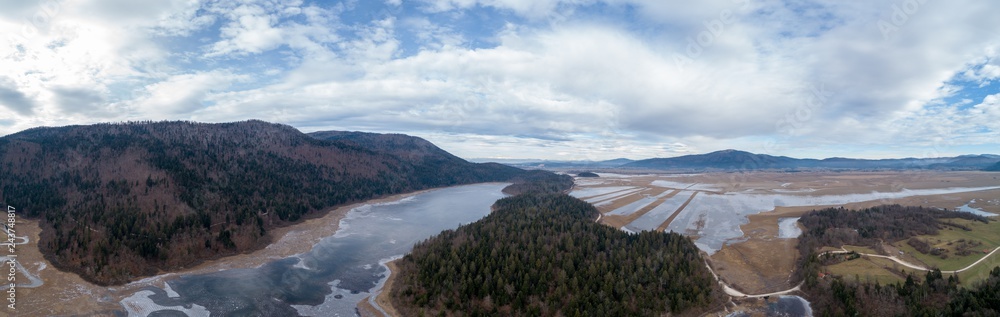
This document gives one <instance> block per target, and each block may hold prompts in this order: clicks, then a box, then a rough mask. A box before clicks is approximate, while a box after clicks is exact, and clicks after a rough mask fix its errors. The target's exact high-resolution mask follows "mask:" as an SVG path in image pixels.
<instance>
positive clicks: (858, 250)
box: [844, 245, 878, 254]
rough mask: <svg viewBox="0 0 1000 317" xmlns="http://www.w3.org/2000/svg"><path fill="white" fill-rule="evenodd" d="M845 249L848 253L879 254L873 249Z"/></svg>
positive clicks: (845, 247)
mask: <svg viewBox="0 0 1000 317" xmlns="http://www.w3.org/2000/svg"><path fill="white" fill-rule="evenodd" d="M844 249H845V250H847V251H854V252H857V253H868V254H878V252H875V250H874V249H872V248H869V247H862V246H856V245H845V246H844Z"/></svg>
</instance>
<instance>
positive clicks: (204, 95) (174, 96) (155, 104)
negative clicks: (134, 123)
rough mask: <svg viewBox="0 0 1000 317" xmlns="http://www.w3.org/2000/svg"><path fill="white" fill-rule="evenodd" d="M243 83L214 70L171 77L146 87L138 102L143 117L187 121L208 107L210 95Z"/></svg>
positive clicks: (136, 107) (138, 110) (137, 107)
mask: <svg viewBox="0 0 1000 317" xmlns="http://www.w3.org/2000/svg"><path fill="white" fill-rule="evenodd" d="M239 80H241V77H240V76H237V75H234V74H232V73H229V72H227V71H211V72H201V73H194V74H183V75H175V76H171V77H169V78H167V79H165V80H163V81H160V82H157V83H155V84H151V85H149V86H147V87H146V91H147V93H146V95H145V96H143V97H140V98H139V99H137V100H136V101H135V104H134V106H133V107H134V111H136V112H137V115H138V116H140V117H155V118H157V119H174V118H184V117H186V116H189V115H191V114H192V113H194V112H198V111H199V110H201V109H202V108H204V107H206V106H209V105H210V102H211V98H210V97H211V96H212V94H214V93H220V92H223V91H224V90H226V89H227V88H229V87H230V85H232V84H233V83H234V82H236V81H239Z"/></svg>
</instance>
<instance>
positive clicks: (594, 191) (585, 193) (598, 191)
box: [569, 186, 635, 198]
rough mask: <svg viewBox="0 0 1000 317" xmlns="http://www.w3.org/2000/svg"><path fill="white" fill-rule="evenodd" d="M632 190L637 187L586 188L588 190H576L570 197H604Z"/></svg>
mask: <svg viewBox="0 0 1000 317" xmlns="http://www.w3.org/2000/svg"><path fill="white" fill-rule="evenodd" d="M632 188H635V187H634V186H607V187H586V188H577V189H574V190H573V191H572V192H570V193H569V195H570V196H573V197H576V198H581V197H590V196H597V195H604V194H607V193H613V192H616V191H620V190H625V189H632Z"/></svg>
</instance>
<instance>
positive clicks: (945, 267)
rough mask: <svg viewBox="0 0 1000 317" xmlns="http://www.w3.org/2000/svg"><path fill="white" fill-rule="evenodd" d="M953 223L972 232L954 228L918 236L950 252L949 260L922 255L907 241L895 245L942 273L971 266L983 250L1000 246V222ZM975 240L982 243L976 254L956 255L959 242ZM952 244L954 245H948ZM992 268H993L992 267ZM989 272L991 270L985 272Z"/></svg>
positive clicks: (956, 220) (961, 221) (953, 220)
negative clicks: (931, 234)
mask: <svg viewBox="0 0 1000 317" xmlns="http://www.w3.org/2000/svg"><path fill="white" fill-rule="evenodd" d="M951 221H952V222H954V223H957V224H961V225H965V226H968V227H969V228H971V229H972V231H965V230H962V229H958V228H953V227H945V229H942V230H940V232H939V234H938V235H934V236H918V237H917V238H920V239H923V240H926V241H928V243H930V244H931V245H932V246H933V247H935V248H942V249H945V250H948V253H947V254H948V258H947V259H942V258H941V257H939V256H935V255H931V254H922V253H920V252H918V251H917V250H916V249H914V248H913V247H912V246H910V245H908V244H906V241H899V242H897V243H895V245H896V246H898V247H899V249H900V250H902V251H903V252H906V253H907V254H909V255H911V256H913V257H915V258H917V259H919V260H920V261H923V262H924V263H927V265H930V266H931V267H937V268H939V269H941V270H942V271H951V270H958V269H962V268H965V267H967V266H969V264H972V263H974V262H976V261H978V260H979V259H981V258H982V257H983V256H984V255H986V254H985V253H983V252H982V251H983V250H986V251H987V252H988V251H993V249H994V248H996V247H998V246H1000V221H992V222H990V223H988V224H985V223H982V222H977V221H971V220H964V219H951ZM962 239H964V240H966V241H969V240H975V241H979V242H982V245H980V246H977V247H975V248H973V249H972V250H974V251H975V252H973V253H972V254H970V255H966V256H958V255H957V254H956V253H955V246H956V245H957V244H958V243H957V241H959V240H962ZM949 243H952V245H948V244H949ZM981 265H983V264H981ZM991 268H992V267H991ZM985 272H989V269H987V270H985Z"/></svg>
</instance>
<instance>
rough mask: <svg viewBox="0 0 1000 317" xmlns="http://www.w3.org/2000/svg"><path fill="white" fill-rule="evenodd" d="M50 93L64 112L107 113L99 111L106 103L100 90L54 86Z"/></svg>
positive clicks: (103, 114) (104, 114)
mask: <svg viewBox="0 0 1000 317" xmlns="http://www.w3.org/2000/svg"><path fill="white" fill-rule="evenodd" d="M52 93H53V94H54V95H55V100H56V103H57V104H58V106H59V109H61V110H62V111H63V112H64V113H77V114H98V115H102V116H106V115H107V113H105V112H102V111H101V110H102V108H104V107H105V106H106V105H107V100H106V99H105V98H104V93H102V92H99V91H95V90H92V89H88V88H84V87H56V88H53V89H52Z"/></svg>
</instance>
